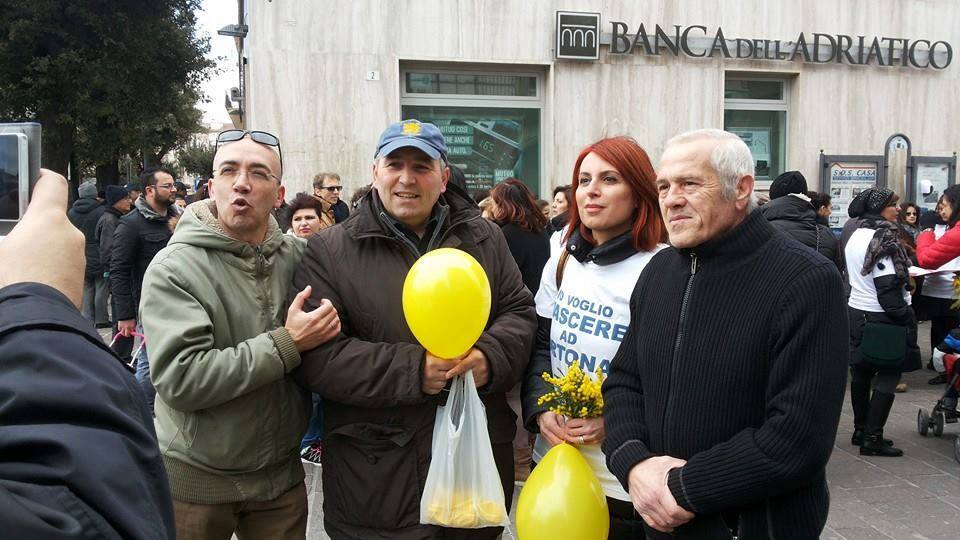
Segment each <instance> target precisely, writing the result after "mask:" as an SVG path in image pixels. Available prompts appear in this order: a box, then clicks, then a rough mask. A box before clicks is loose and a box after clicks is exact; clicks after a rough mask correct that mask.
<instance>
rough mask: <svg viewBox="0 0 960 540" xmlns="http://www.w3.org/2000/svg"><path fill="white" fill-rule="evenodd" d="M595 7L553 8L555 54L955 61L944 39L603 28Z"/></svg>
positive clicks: (891, 63)
mask: <svg viewBox="0 0 960 540" xmlns="http://www.w3.org/2000/svg"><path fill="white" fill-rule="evenodd" d="M600 22H601V21H600V14H599V13H581V12H572V11H558V12H557V26H556V48H555V51H556V57H557V58H564V59H572V60H598V59H599V58H600V45H601V44H603V45H608V46H609V54H620V55H624V54H643V55H648V56H661V55H664V54H669V55H673V56H680V55H681V54H682V55H684V56H689V57H692V58H714V57H722V58H730V59H742V60H764V61H771V60H772V61H781V62H806V63H812V64H849V65H856V66H878V67H912V68H917V69H946V68H947V67H948V66H949V65H950V63H951V62H953V47H952V46H951V45H950V43H948V42H946V41H943V40H931V39H912V38H890V37H879V36H849V35H846V34H821V33H818V32H811V33H807V32H800V34H799V35H798V36H797V37H796V39H794V40H792V41H782V40H779V39H753V38H742V37H729V36H727V35H726V34H725V33H724V32H723V28H720V27H717V28H716V29H712V28H709V27H707V26H703V25H699V24H696V25H691V26H680V25H673V26H672V27H661V26H660V25H659V24H657V25H654V26H653V28H649V27H646V26H644V24H643V23H640V24H639V25H637V26H636V27H633V28H631V27H630V25H628V24H627V23H625V22H621V21H610V26H609V28H610V32H609V33H602V32H601V24H600Z"/></svg>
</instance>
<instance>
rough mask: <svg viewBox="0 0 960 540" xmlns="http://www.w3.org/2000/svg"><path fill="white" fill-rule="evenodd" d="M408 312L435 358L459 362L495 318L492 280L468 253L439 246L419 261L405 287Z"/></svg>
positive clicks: (405, 310) (415, 330)
mask: <svg viewBox="0 0 960 540" xmlns="http://www.w3.org/2000/svg"><path fill="white" fill-rule="evenodd" d="M403 314H404V316H406V319H407V325H408V326H410V330H411V331H412V332H413V335H414V336H416V338H417V340H418V341H419V342H420V344H421V345H423V347H424V348H425V349H427V350H428V351H430V353H431V354H433V355H434V356H438V357H440V358H456V357H458V356H460V355H462V354H463V353H465V352H467V351H469V350H470V347H473V345H474V344H475V343H476V342H477V339H479V338H480V334H482V333H483V329H484V328H485V327H486V326H487V318H488V317H489V316H490V281H489V280H487V274H486V273H485V272H484V271H483V267H482V266H480V263H478V262H477V260H476V259H474V258H473V257H471V256H470V255H469V254H468V253H466V252H465V251H460V250H459V249H453V248H440V249H435V250H433V251H431V252H430V253H427V254H426V255H424V256H423V257H420V259H419V260H417V262H415V263H414V264H413V266H412V267H410V272H409V273H408V274H407V279H406V281H404V283H403Z"/></svg>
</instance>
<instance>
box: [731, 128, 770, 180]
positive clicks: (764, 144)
mask: <svg viewBox="0 0 960 540" xmlns="http://www.w3.org/2000/svg"><path fill="white" fill-rule="evenodd" d="M729 129H730V131H731V132H732V133H734V134H736V135H737V137H740V138H741V139H742V140H743V142H744V143H746V144H747V148H749V149H750V153H751V154H752V155H753V162H754V165H755V166H756V175H757V177H766V176H770V128H740V127H731V128H729Z"/></svg>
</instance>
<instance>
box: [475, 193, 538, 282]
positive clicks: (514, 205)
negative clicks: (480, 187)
mask: <svg viewBox="0 0 960 540" xmlns="http://www.w3.org/2000/svg"><path fill="white" fill-rule="evenodd" d="M489 200H490V214H491V216H492V218H493V222H494V223H496V224H497V225H500V230H502V231H503V236H504V237H505V238H506V239H507V246H508V247H509V248H510V254H511V255H513V260H515V261H517V266H518V267H520V275H521V276H523V284H524V285H526V286H527V289H530V293H531V294H536V292H537V288H538V287H539V286H540V273H541V272H542V271H543V265H544V264H546V262H547V259H548V258H549V257H550V240H549V239H548V238H547V235H546V233H545V231H546V227H547V217H546V216H544V215H543V212H541V211H540V209H539V208H538V207H537V200H536V199H535V198H534V197H533V193H531V192H530V189H528V188H527V186H525V185H524V184H523V182H521V181H520V180H517V179H516V178H507V179H506V180H504V181H503V182H501V183H499V184H497V185H496V186H494V188H493V189H491V190H490V197H489Z"/></svg>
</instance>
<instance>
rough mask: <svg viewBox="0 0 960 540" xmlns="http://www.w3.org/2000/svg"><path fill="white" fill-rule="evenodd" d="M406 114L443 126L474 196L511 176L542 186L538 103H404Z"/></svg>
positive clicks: (451, 152) (453, 156)
mask: <svg viewBox="0 0 960 540" xmlns="http://www.w3.org/2000/svg"><path fill="white" fill-rule="evenodd" d="M403 116H404V118H416V119H418V120H421V121H424V122H431V123H433V124H435V125H436V126H437V128H439V129H440V133H442V134H443V138H444V140H445V141H446V143H447V148H448V149H449V158H450V164H451V165H455V166H456V167H458V168H459V169H460V170H461V171H463V175H464V177H465V180H466V184H467V191H468V192H469V193H470V195H471V196H473V195H474V194H475V193H476V192H478V191H481V190H489V189H490V188H492V187H493V186H494V185H495V184H497V183H499V182H502V181H503V180H504V179H506V178H510V177H514V178H519V179H520V180H522V181H523V182H524V183H525V184H526V185H527V187H529V188H530V190H531V191H532V192H533V193H534V194H537V192H538V191H539V181H540V180H539V176H540V173H539V161H540V158H539V111H538V110H537V109H507V108H470V107H421V106H404V107H403Z"/></svg>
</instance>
